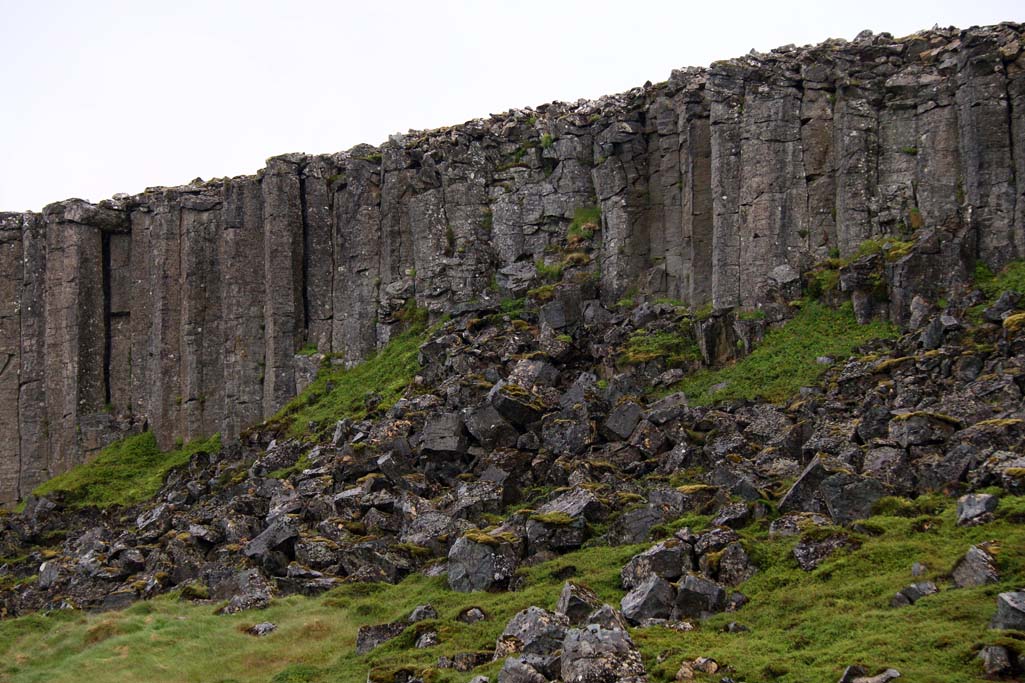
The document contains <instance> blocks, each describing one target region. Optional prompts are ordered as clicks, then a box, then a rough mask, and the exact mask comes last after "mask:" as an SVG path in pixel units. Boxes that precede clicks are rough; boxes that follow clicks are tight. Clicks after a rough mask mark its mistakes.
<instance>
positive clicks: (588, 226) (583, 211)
mask: <svg viewBox="0 0 1025 683" xmlns="http://www.w3.org/2000/svg"><path fill="white" fill-rule="evenodd" d="M600 225H601V208H600V207H598V206H584V207H580V208H578V209H576V210H575V211H574V212H573V220H572V221H571V222H570V224H569V230H568V231H567V233H566V234H567V236H569V237H570V238H578V239H584V240H589V239H591V238H592V237H594V231H595V230H597V229H598V227H599V226H600Z"/></svg>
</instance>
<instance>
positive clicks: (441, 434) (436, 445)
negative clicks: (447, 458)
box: [421, 413, 467, 455]
mask: <svg viewBox="0 0 1025 683" xmlns="http://www.w3.org/2000/svg"><path fill="white" fill-rule="evenodd" d="M421 436H422V439H423V442H422V448H423V450H424V451H425V452H428V453H431V454H438V455H447V454H462V453H465V452H466V446H467V441H466V428H465V426H464V424H463V418H462V417H461V416H460V415H459V414H458V413H440V414H438V415H433V416H431V417H430V418H428V419H427V422H426V423H425V424H424V429H423V433H422V435H421Z"/></svg>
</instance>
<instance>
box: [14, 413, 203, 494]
mask: <svg viewBox="0 0 1025 683" xmlns="http://www.w3.org/2000/svg"><path fill="white" fill-rule="evenodd" d="M220 448H221V438H220V436H219V435H217V434H215V435H213V436H211V437H210V438H208V439H202V440H195V441H191V442H189V443H188V444H186V445H184V446H182V447H181V448H177V449H175V450H173V451H167V452H162V451H161V450H160V449H159V448H158V447H157V441H156V439H155V438H154V436H153V433H152V432H143V433H142V434H138V435H136V436H130V437H127V438H125V439H121V440H120V441H116V442H114V443H112V444H110V445H109V446H107V447H106V448H104V449H103V450H101V451H100V452H99V454H98V455H97V456H96V457H95V458H93V459H92V460H90V461H89V462H88V463H85V464H84V465H79V466H78V467H75V468H73V469H71V470H69V471H67V472H65V473H64V474H61V475H58V476H56V477H54V478H53V479H50V480H49V481H47V482H45V483H43V484H41V485H39V486H38V487H37V488H36V489H35V491H33V493H34V494H36V495H37V496H46V495H52V494H54V493H56V492H58V491H60V492H63V493H64V495H65V500H66V501H67V502H68V503H69V504H71V505H72V506H74V507H86V506H90V505H94V506H96V507H108V506H111V505H133V504H135V503H140V502H142V501H144V500H146V499H148V498H151V497H152V496H153V494H155V493H156V492H157V491H158V490H159V489H160V487H161V485H163V483H164V477H166V476H167V473H168V472H170V471H171V470H172V469H174V468H175V467H179V466H181V465H184V464H185V463H187V462H188V461H189V459H190V458H191V457H192V456H193V455H195V454H196V453H199V452H204V451H205V452H216V451H218V450H220Z"/></svg>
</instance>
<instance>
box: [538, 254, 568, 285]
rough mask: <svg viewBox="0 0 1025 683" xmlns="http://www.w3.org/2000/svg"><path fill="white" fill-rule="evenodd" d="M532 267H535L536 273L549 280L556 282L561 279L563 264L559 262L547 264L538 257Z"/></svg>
mask: <svg viewBox="0 0 1025 683" xmlns="http://www.w3.org/2000/svg"><path fill="white" fill-rule="evenodd" d="M534 267H535V268H536V269H537V274H538V275H539V276H540V277H542V278H544V279H545V280H548V281H549V282H558V281H559V280H561V279H562V268H563V266H562V264H561V263H553V264H552V265H548V264H547V263H545V262H544V261H543V260H541V259H538V260H537V262H536V263H535V264H534Z"/></svg>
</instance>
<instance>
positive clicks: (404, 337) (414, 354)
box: [269, 316, 427, 438]
mask: <svg viewBox="0 0 1025 683" xmlns="http://www.w3.org/2000/svg"><path fill="white" fill-rule="evenodd" d="M411 322H412V324H411V327H410V328H409V329H408V330H407V331H405V332H403V333H402V334H400V335H399V336H397V337H395V338H394V339H392V340H391V341H390V342H388V344H387V345H385V346H384V347H383V348H381V349H380V350H378V351H377V352H376V353H374V354H373V355H371V356H370V357H369V358H367V359H366V360H364V361H363V362H361V363H359V364H358V365H354V366H353V367H351V368H345V367H341V366H335V365H331V364H330V362H328V363H327V364H325V366H324V367H323V368H321V369H320V372H318V373H317V377H316V379H315V380H314V381H313V383H312V384H310V386H309V387H307V388H306V390H305V391H303V393H302V394H300V395H299V396H297V397H296V398H294V399H292V400H291V401H290V402H289V403H288V404H287V405H285V407H284V408H282V409H281V410H280V411H279V412H278V414H277V415H275V416H274V417H273V418H271V420H270V422H269V424H270V426H272V427H277V428H279V429H280V430H281V431H282V432H285V433H287V434H288V435H290V436H294V437H298V438H310V437H313V438H316V437H320V436H324V435H325V434H327V433H328V432H329V431H330V430H331V429H333V428H334V425H335V423H336V422H337V421H338V420H341V419H342V418H349V419H352V420H362V419H363V418H365V417H367V416H368V415H370V414H371V413H373V412H374V411H377V410H387V409H388V408H390V407H391V406H393V405H394V404H395V402H396V401H397V400H399V398H401V397H402V394H403V393H404V392H405V391H406V388H407V387H408V386H409V384H410V382H412V381H413V377H414V376H415V375H416V373H417V371H418V370H419V369H420V362H419V359H418V351H419V349H420V345H421V344H423V343H424V341H425V340H426V338H427V329H426V325H425V323H424V321H423V316H412V317H411Z"/></svg>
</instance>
